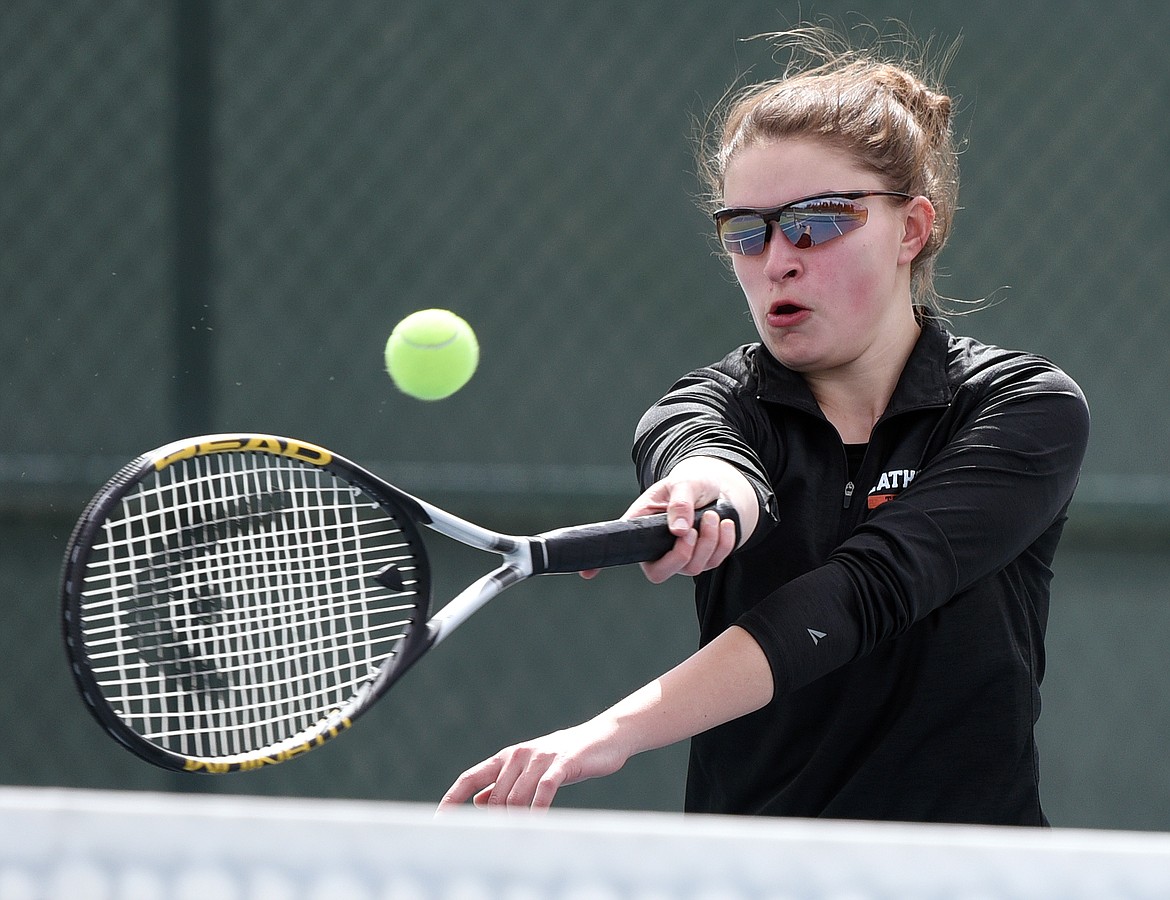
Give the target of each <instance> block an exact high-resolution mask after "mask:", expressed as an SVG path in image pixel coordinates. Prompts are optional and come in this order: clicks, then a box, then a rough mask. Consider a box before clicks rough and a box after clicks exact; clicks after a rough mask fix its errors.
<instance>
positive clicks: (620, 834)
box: [0, 788, 1170, 900]
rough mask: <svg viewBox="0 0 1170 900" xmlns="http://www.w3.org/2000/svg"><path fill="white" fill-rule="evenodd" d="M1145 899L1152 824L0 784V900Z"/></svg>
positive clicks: (1154, 887) (1165, 868)
mask: <svg viewBox="0 0 1170 900" xmlns="http://www.w3.org/2000/svg"><path fill="white" fill-rule="evenodd" d="M294 897H295V898H311V900H324V898H331V900H333V898H338V900H405V898H424V897H425V898H429V897H438V898H451V900H455V898H458V900H480V898H485V900H486V898H509V900H528V898H542V897H558V898H573V900H611V898H626V897H636V898H645V900H651V898H655V900H664V898H675V897H678V898H684V897H685V898H696V900H738V898H743V900H747V898H752V900H755V898H771V900H795V898H832V900H861V898H891V900H892V898H897V900H915V898H940V900H941V898H946V900H976V898H979V900H990V898H1029V900H1033V898H1052V900H1057V898H1059V900H1069V898H1086V900H1087V898H1092V900H1103V898H1151V900H1153V898H1159V900H1164V898H1167V897H1170V835H1166V834H1154V833H1134V832H1105V831H1089V830H1062V829H1052V830H1038V829H1008V828H983V827H968V826H923V825H895V824H871V823H854V822H806V821H798V820H794V821H772V820H761V819H739V818H730V817H726V818H724V817H682V816H676V815H665V814H661V813H608V812H607V813H602V812H582V811H560V812H558V811H554V812H553V813H551V814H549V815H547V816H541V817H536V816H516V815H497V814H488V813H483V812H479V811H474V810H466V811H459V812H457V813H454V814H451V815H447V816H443V817H441V818H438V819H435V818H433V816H432V810H431V809H430V808H428V807H419V806H413V805H401V804H385V803H361V802H354V801H327V800H288V799H282V800H277V799H260V798H250V797H225V796H202V795H181V796H180V795H163V794H143V793H134V794H127V793H110V792H94V791H71V790H64V789H59V790H57V789H48V790H46V789H28V788H0V898H3V900H34V898H35V900H42V898H43V900H58V898H85V900H161V898H167V900H195V898H199V900H208V898H214V900H284V898H289V900H291V898H294Z"/></svg>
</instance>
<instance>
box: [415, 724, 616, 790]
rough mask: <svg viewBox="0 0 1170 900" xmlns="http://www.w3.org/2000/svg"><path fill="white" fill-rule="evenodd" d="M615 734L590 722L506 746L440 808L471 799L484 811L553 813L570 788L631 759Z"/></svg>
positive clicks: (457, 784)
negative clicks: (556, 802) (557, 800)
mask: <svg viewBox="0 0 1170 900" xmlns="http://www.w3.org/2000/svg"><path fill="white" fill-rule="evenodd" d="M609 738H612V733H611V732H610V731H609V729H606V728H604V727H603V726H601V725H599V724H597V723H596V722H593V721H590V722H585V723H584V724H582V725H577V726H575V727H573V728H566V729H564V730H562V731H555V732H553V733H552V734H547V735H545V736H544V737H540V738H535V739H534V740H531V741H526V742H524V743H522V744H515V745H513V746H511V747H506V748H504V749H503V750H501V751H500V752H499V753H497V754H496V755H495V756H493V757H491V758H490V759H486V760H484V761H483V762H481V763H480V764H479V765H477V766H474V767H472V768H470V769H468V770H467V771H466V772H464V773H463V774H462V775H460V776H459V778H458V779H456V781H455V783H454V784H453V785H451V788H450V789H449V790H448V791H447V793H446V794H444V795H443V799H442V801H441V802H440V803H439V809H438V811H439V812H443V811H444V810H447V809H450V808H452V807H455V806H459V805H461V804H463V803H466V802H467V801H468V800H471V801H472V802H473V803H474V804H475V805H476V806H478V807H484V808H499V809H504V808H523V809H533V810H543V809H547V808H548V807H549V806H551V805H552V801H553V797H554V796H555V795H556V793H557V791H558V790H559V789H560V788H561V787H562V786H563V785H566V784H574V783H576V782H578V781H584V780H585V779H587V778H598V777H601V776H603V775H611V774H613V773H614V772H616V771H617V770H618V769H620V768H621V767H622V766H623V765H625V762H626V759H627V758H628V756H629V754H627V753H625V752H623V751H621V750H620V749H618V748H617V747H616V745H615V742H614V741H613V740H609Z"/></svg>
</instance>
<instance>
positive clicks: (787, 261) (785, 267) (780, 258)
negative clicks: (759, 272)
mask: <svg viewBox="0 0 1170 900" xmlns="http://www.w3.org/2000/svg"><path fill="white" fill-rule="evenodd" d="M803 270H804V264H803V262H802V260H801V258H800V250H798V249H797V248H796V247H793V246H792V243H791V242H790V241H789V240H788V239H787V238H786V237H784V235H782V234H780V233H779V230H778V229H777V228H776V226H775V224H773V225H771V226H769V231H768V243H767V244H766V245H765V246H764V274H765V275H767V276H768V278H769V279H771V280H772V281H784V280H785V279H788V278H795V277H797V276H798V275H799V274H800V273H801V272H802V271H803Z"/></svg>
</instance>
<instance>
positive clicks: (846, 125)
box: [699, 25, 959, 315]
mask: <svg viewBox="0 0 1170 900" xmlns="http://www.w3.org/2000/svg"><path fill="white" fill-rule="evenodd" d="M759 37H761V38H766V39H768V40H770V41H772V42H773V43H774V45H775V46H776V48H777V53H782V52H787V53H788V56H789V60H788V63H787V65H786V67H785V69H784V72H783V74H782V75H781V76H780V77H779V78H776V79H772V80H769V81H764V82H762V83H759V84H753V85H750V86H748V87H746V88H743V89H742V90H739V91H738V92H734V93H730V94H729V95H728V96H727V97H725V98H724V101H723V103H722V104H721V108H720V109H717V110H716V111H715V113H714V114H713V115H712V116H711V118H710V119H709V121H708V126H707V127H706V129H705V131H706V134H705V136H703V137H702V138H701V139H700V159H699V167H700V174H701V176H702V178H703V180H704V182H705V187H706V190H707V192H708V193H707V200H708V201H709V203H710V206H711V207H712V209H713V208H714V207H715V206H717V205H719V202H720V200H721V198H722V195H723V179H724V175H725V173H726V171H727V166H728V164H729V162H730V161H731V160H732V159H733V158H734V157H735V155H736V153H738V152H739V151H740V150H741V149H742V148H744V147H747V146H751V145H754V144H758V143H760V142H764V141H771V140H776V139H783V138H815V139H817V140H821V141H824V142H825V144H826V145H827V146H830V147H833V148H835V149H838V150H841V151H844V152H846V153H848V154H850V155H851V156H852V157H853V158H854V159H856V160H857V161H858V163H860V164H861V165H862V166H863V167H866V168H868V169H870V170H871V171H873V172H874V173H875V174H877V175H878V176H880V177H881V178H882V180H883V181H884V182H885V185H886V187H887V189H889V190H894V191H903V192H905V193H907V194H911V195H914V196H919V195H921V196H924V197H926V198H927V199H928V200H930V202H931V203H932V204H933V205H934V208H935V213H936V215H935V220H934V225H933V228H932V230H931V234H930V238H929V239H928V240H927V242H926V244H925V245H924V246H923V248H922V250H921V251H920V252H919V254H918V256H917V257H916V258H915V260H914V262H913V263H912V264H911V273H912V278H911V283H912V292H913V299H914V302H915V304H916V308H918V309H919V311H920V313H921V314H936V315H937V314H938V294H937V292H936V291H935V288H934V264H935V259H936V258H937V256H938V254H939V252H940V251H941V250H942V248H943V246H944V245H945V244H946V241H947V237H948V236H949V235H950V231H951V225H952V223H953V221H954V216H955V208H956V204H957V201H958V190H959V163H958V151H957V148H956V144H955V139H954V134H953V130H952V124H951V118H952V112H953V106H954V102H953V101H952V99H951V97H950V96H948V95H947V94H946V93H945V89H944V88H943V87H942V86H941V84H940V81H939V80H936V78H937V79H941V76H942V73H943V72H945V69H946V65H947V64H948V63H949V61H950V58H951V56H952V55H953V53H954V51H955V50H956V49H957V47H958V44H957V42H956V43H955V44H953V45H952V46H951V48H950V50H949V51H948V52H947V53H946V54H945V55H944V57H943V59H942V60H941V62H940V65H939V67H938V68H937V69H936V70H934V72H932V71H931V70H930V69H929V68H928V65H927V63H926V61H925V57H926V53H927V50H928V46H923V45H920V44H918V43H917V42H916V41H915V40H914V39H913V38H912V37H911V36H910V35H909V33H908V32H905V31H903V32H902V33H901V34H900V35H897V36H895V37H893V38H890V37H887V36H883V35H881V34H878V33H877V32H876V31H875V40H874V41H873V42H872V43H871V46H868V47H864V48H854V47H852V46H850V45H849V43H848V41H847V40H846V39H845V38H844V37H843V36H842V35H841V33H840V32H839V31H837V30H834V29H832V28H830V27H827V26H824V25H809V26H804V27H800V28H796V29H793V30H789V31H784V32H780V33H778V34H769V35H760V36H759ZM891 51H892V52H891ZM841 189H842V190H845V189H847V186H843V187H842V188H841Z"/></svg>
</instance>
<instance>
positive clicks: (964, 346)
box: [442, 29, 1089, 825]
mask: <svg viewBox="0 0 1170 900" xmlns="http://www.w3.org/2000/svg"><path fill="white" fill-rule="evenodd" d="M779 40H780V42H781V43H782V44H784V45H785V46H786V47H788V49H790V50H791V51H793V59H794V64H793V66H791V67H790V68H789V70H788V71H787V72H786V73H785V75H784V77H782V78H780V79H778V80H775V81H771V82H768V83H764V84H760V85H757V86H754V87H752V88H749V89H748V90H746V91H745V92H742V93H741V94H739V95H738V96H737V97H735V98H733V99H732V101H731V102H730V103H729V104H728V107H727V109H726V110H725V112H724V114H723V115H722V116H721V119H720V123H719V127H718V130H717V132H716V134H715V139H714V141H713V143H712V148H711V152H710V153H709V154H708V159H707V161H708V172H709V175H710V186H711V188H712V194H713V197H714V198H715V199H716V200H717V205H718V206H719V209H718V210H717V211H715V212H714V221H715V227H716V231H717V233H718V235H719V238H720V240H721V243H722V246H723V248H724V250H726V251H727V254H728V256H729V258H730V261H731V265H732V266H733V268H734V270H735V275H736V277H737V279H738V281H739V284H740V286H741V287H742V289H743V292H744V295H745V296H746V298H747V304H748V308H749V310H750V311H751V315H752V319H753V321H754V323H755V326H756V329H757V331H758V332H759V338H760V340H759V342H758V343H755V344H751V345H749V346H745V347H741V348H739V349H737V350H735V351H733V352H731V353H730V354H728V355H727V356H726V357H725V358H724V359H723V360H721V361H720V362H718V363H716V364H714V365H712V366H709V367H706V368H702V369H699V370H697V371H694V372H692V373H690V374H689V375H687V376H686V377H684V378H683V379H681V380H680V381H679V382H677V383H676V384H675V385H674V386H673V387H672V388H671V390H670V392H669V393H668V394H667V395H666V396H665V397H664V398H663V399H662V400H660V401H659V402H658V403H657V404H656V405H655V406H654V407H653V408H651V409H650V410H649V411H648V412H647V413H646V415H645V417H644V418H643V420H642V422H641V423H640V425H639V427H638V431H637V437H636V442H635V446H634V457H635V461H636V463H637V467H638V472H639V475H640V477H641V479H642V483H643V485H645V486H646V489H645V492H644V493H643V494H642V495H641V496H640V497H639V498H638V499H637V500H636V501H635V502H634V503H633V505H632V506H631V507H630V509H629V513H628V514H629V515H642V514H646V513H649V512H661V511H663V510H666V511H667V512H668V514H669V516H670V518H671V520H672V521H677V523H678V525H677V528H675V529H674V530H675V533H676V534H677V535H678V539H677V541H676V544H675V547H674V549H673V550H672V551H671V552H670V553H668V554H667V555H666V556H665V557H663V558H662V559H660V560H658V561H656V562H654V563H648V564H646V565H645V566H644V569H645V571H646V574H647V576H648V577H649V578H650V579H651V580H652V581H655V582H657V581H661V580H663V579H665V578H667V577H669V576H671V575H673V574H677V573H683V574H687V575H693V576H697V579H696V586H697V587H696V597H697V606H698V615H699V621H700V629H701V638H700V640H701V649H700V650H699V651H698V652H697V653H695V654H694V655H693V656H691V657H690V658H689V659H687V660H686V661H684V662H683V663H682V664H680V665H679V666H678V667H677V668H675V669H674V670H672V671H670V672H668V673H667V674H665V675H663V676H662V677H661V678H659V679H657V680H656V681H654V682H653V683H651V684H649V685H647V686H646V687H644V688H642V689H641V690H639V691H637V692H635V693H634V694H632V695H631V696H629V697H627V698H626V699H625V700H623V701H621V702H619V703H618V704H617V705H615V706H614V707H612V708H611V709H609V710H606V711H605V712H603V713H601V714H600V715H598V716H597V717H596V718H594V719H592V720H591V721H589V722H586V723H584V724H582V725H578V726H576V727H573V728H568V729H566V730H564V731H559V732H556V733H554V734H550V735H547V736H545V737H542V738H538V739H536V740H533V741H528V742H526V743H522V744H518V745H516V746H513V747H509V748H507V749H505V750H503V751H501V752H500V753H498V754H497V755H495V756H493V757H492V758H491V759H489V760H486V761H485V762H483V763H480V764H479V765H477V766H475V767H474V768H472V769H469V770H468V771H467V772H465V773H464V774H463V775H462V776H460V777H459V779H458V780H457V781H456V782H455V784H454V785H453V786H452V787H451V789H450V790H449V791H448V793H447V795H446V796H445V797H444V799H443V802H442V806H443V807H446V806H450V805H453V804H458V803H462V802H464V801H467V800H469V799H473V798H474V800H475V802H476V803H477V804H479V805H487V806H503V805H507V806H526V807H527V806H531V807H535V808H542V807H546V806H548V805H549V804H550V803H551V801H552V799H553V795H554V794H555V793H556V791H557V788H558V787H559V786H560V785H562V784H568V783H571V782H575V781H580V780H582V779H586V778H591V777H595V776H599V775H604V774H608V773H611V772H614V771H616V770H617V769H618V768H620V767H621V766H622V765H623V764H624V762H625V761H626V760H627V759H628V758H629V757H630V756H631V755H633V754H635V753H639V752H642V751H644V750H649V749H651V748H655V747H660V746H663V745H665V744H668V743H670V742H673V741H678V740H681V739H684V738H693V740H692V742H691V757H690V771H689V776H688V781H687V792H686V809H687V810H689V811H694V812H707V813H745V814H766V815H786V816H828V817H838V818H859V819H890V820H909V821H945V822H980V823H998V824H1018V825H1041V824H1045V822H1046V820H1045V817H1044V813H1043V811H1042V809H1041V804H1040V797H1039V769H1038V759H1037V751H1036V743H1035V739H1034V736H1033V726H1034V723H1035V722H1036V718H1037V716H1038V715H1039V712H1040V696H1039V686H1040V682H1041V679H1042V676H1043V673H1044V648H1043V639H1044V630H1045V624H1046V620H1047V614H1048V603H1049V585H1050V581H1051V577H1052V571H1051V568H1050V565H1051V563H1052V559H1053V555H1054V552H1055V550H1056V545H1057V542H1058V540H1059V538H1060V534H1061V531H1062V528H1063V524H1064V520H1065V511H1066V509H1067V507H1068V504H1069V500H1070V498H1071V497H1072V494H1073V489H1074V487H1075V485H1076V481H1077V476H1078V471H1079V468H1080V465H1081V459H1082V456H1083V454H1084V450H1085V443H1086V440H1087V434H1088V427H1089V417H1088V411H1087V407H1086V404H1085V400H1084V398H1083V396H1082V394H1081V391H1080V390H1079V389H1078V387H1077V385H1076V384H1075V383H1074V382H1073V381H1072V380H1071V379H1070V378H1069V377H1068V376H1066V375H1065V374H1064V373H1063V372H1061V371H1060V370H1059V369H1057V368H1056V367H1055V366H1054V365H1053V364H1052V363H1050V362H1048V361H1047V360H1045V359H1043V358H1040V357H1038V356H1035V355H1031V354H1027V353H1022V352H1015V351H1008V350H1003V349H999V348H996V347H992V346H988V345H985V344H982V343H979V342H978V341H976V340H973V339H971V338H966V337H957V336H955V335H953V334H950V333H949V332H948V331H947V330H946V329H945V328H944V326H943V324H942V321H941V317H940V316H939V314H938V313H937V311H936V303H935V299H936V298H935V295H934V292H933V287H932V270H933V264H934V261H935V258H936V257H937V255H938V253H939V251H940V250H941V249H942V247H943V245H944V243H945V241H946V239H947V235H948V232H949V231H950V228H951V221H952V217H953V215H954V211H955V204H956V192H957V179H958V176H957V158H956V149H955V146H954V141H953V137H952V128H951V100H950V99H949V98H948V97H947V96H946V95H945V94H944V93H943V92H942V91H941V89H939V88H938V87H935V86H932V84H931V83H930V82H929V81H928V78H929V76H928V75H927V74H926V72H925V70H924V68H923V67H922V66H920V65H918V64H917V63H912V62H909V61H907V60H906V59H902V58H901V57H899V60H898V61H897V62H892V61H889V59H888V58H887V57H886V56H885V55H884V54H883V52H882V48H881V47H880V46H879V47H877V48H875V49H869V50H851V49H849V48H847V47H845V46H844V42H843V41H840V40H839V39H837V38H836V37H835V36H834V35H833V34H831V33H828V32H824V31H823V30H820V29H798V30H795V31H792V32H788V33H786V34H784V35H782V36H779ZM720 496H722V497H725V498H727V499H729V500H730V501H732V502H733V503H734V505H735V506H736V508H737V510H738V513H739V517H740V522H741V535H742V540H741V543H740V546H739V547H738V549H737V548H735V546H734V544H735V540H736V538H735V530H734V526H733V524H732V523H731V522H727V521H724V522H718V521H714V519H715V518H716V517H715V516H714V515H713V514H710V513H709V514H708V517H707V519H705V520H704V521H703V523H702V525H701V527H700V528H699V529H698V530H695V529H693V528H690V527H689V525H688V524H687V523H689V522H690V521H691V519H690V516H691V512H692V510H693V509H694V508H695V506H697V505H701V504H704V503H707V502H710V501H712V500H714V499H716V498H717V497H720ZM733 550H734V552H733Z"/></svg>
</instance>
